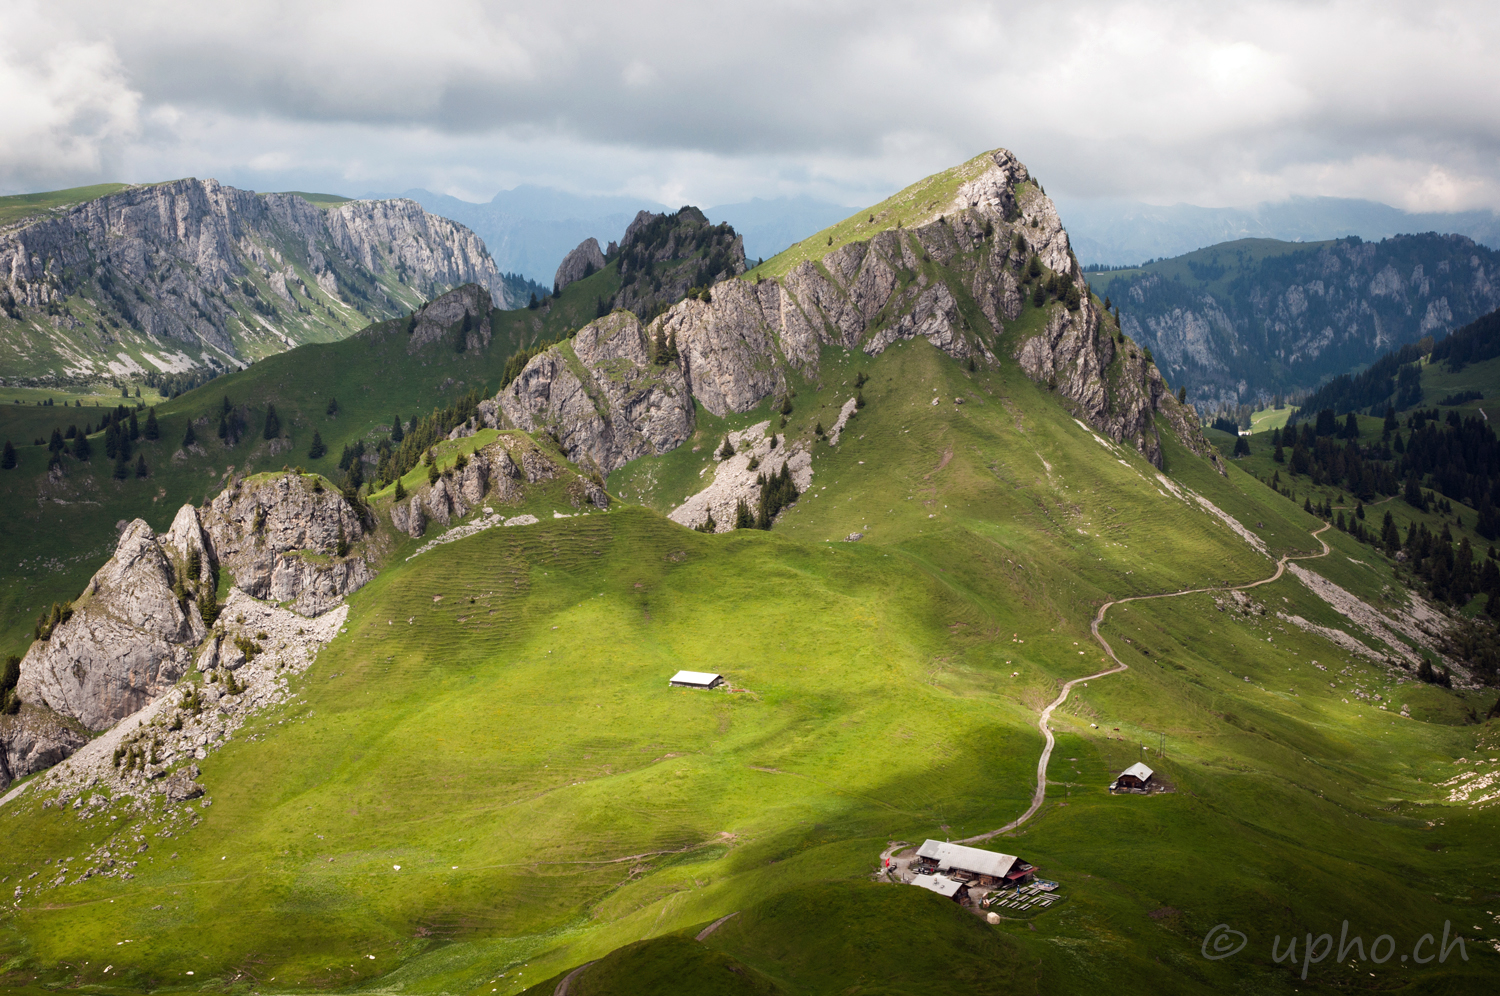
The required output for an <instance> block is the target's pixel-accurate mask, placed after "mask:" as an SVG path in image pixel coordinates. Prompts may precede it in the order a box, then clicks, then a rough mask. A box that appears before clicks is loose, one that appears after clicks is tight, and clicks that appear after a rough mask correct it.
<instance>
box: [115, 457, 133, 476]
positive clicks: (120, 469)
mask: <svg viewBox="0 0 1500 996" xmlns="http://www.w3.org/2000/svg"><path fill="white" fill-rule="evenodd" d="M129 476H130V465H129V464H127V463H126V462H125V460H124V459H123V458H117V459H116V460H115V480H117V481H123V480H125V478H127V477H129Z"/></svg>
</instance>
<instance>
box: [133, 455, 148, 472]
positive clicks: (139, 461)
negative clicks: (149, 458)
mask: <svg viewBox="0 0 1500 996" xmlns="http://www.w3.org/2000/svg"><path fill="white" fill-rule="evenodd" d="M148 473H150V470H149V469H148V468H147V467H146V454H144V453H142V454H141V455H140V456H138V457H136V460H135V476H136V477H145V476H146V475H147V474H148Z"/></svg>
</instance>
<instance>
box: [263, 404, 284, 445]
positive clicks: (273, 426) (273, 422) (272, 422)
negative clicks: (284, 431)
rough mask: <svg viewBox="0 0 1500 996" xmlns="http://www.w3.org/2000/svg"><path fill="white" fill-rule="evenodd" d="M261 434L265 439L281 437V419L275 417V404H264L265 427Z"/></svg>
mask: <svg viewBox="0 0 1500 996" xmlns="http://www.w3.org/2000/svg"><path fill="white" fill-rule="evenodd" d="M261 435H262V436H263V437H264V438H266V439H279V438H281V419H279V418H277V417H276V406H275V405H266V428H265V431H264V432H262V433H261Z"/></svg>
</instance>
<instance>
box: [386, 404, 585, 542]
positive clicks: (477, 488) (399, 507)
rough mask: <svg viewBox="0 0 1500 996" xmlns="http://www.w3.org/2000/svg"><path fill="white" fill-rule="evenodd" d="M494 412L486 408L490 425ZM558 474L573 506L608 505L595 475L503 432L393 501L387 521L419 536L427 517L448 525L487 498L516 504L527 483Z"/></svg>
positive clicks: (397, 527)
mask: <svg viewBox="0 0 1500 996" xmlns="http://www.w3.org/2000/svg"><path fill="white" fill-rule="evenodd" d="M494 418H495V416H494V415H493V414H491V415H490V423H491V425H490V427H491V428H493V427H494ZM457 431H459V430H455V432H457ZM560 477H562V478H567V479H568V483H567V489H566V494H567V495H568V499H569V503H570V504H571V505H572V506H573V507H574V508H581V507H583V506H584V505H590V506H592V507H594V508H608V507H609V496H608V495H607V494H605V492H604V489H603V488H602V487H600V486H599V484H598V482H597V481H595V480H593V479H592V478H589V477H586V476H581V475H578V474H575V473H573V472H572V471H571V470H568V469H567V468H565V467H560V466H558V464H557V463H556V462H555V461H554V460H553V459H551V458H550V457H548V456H547V454H546V453H545V452H543V450H542V448H541V447H540V446H538V445H537V443H536V442H535V441H534V440H532V439H531V438H530V437H527V436H523V435H521V434H520V433H514V432H513V433H502V434H501V436H500V438H499V439H498V440H496V441H495V442H493V443H490V444H489V445H488V446H484V447H481V448H480V449H477V450H475V451H474V452H473V453H471V454H469V455H468V456H467V457H466V458H465V461H464V465H463V466H462V467H450V468H449V469H448V470H446V471H445V472H444V473H442V474H441V475H440V476H439V477H438V479H437V480H436V481H435V482H432V483H431V484H429V485H426V486H423V487H421V488H419V489H417V490H416V492H415V493H414V494H412V495H411V496H410V497H409V498H407V499H405V500H403V501H401V502H397V503H395V504H393V505H392V506H391V508H390V517H391V525H393V526H395V528H396V529H397V530H398V531H400V532H403V533H406V534H407V535H409V536H413V537H417V536H422V535H425V534H426V532H427V528H428V526H429V525H431V524H432V523H434V522H435V523H438V524H439V525H442V526H444V527H447V526H450V525H452V524H453V522H454V521H456V520H458V519H461V518H463V517H464V516H466V515H468V514H469V513H470V512H472V511H474V510H475V509H476V508H479V507H480V506H481V505H483V504H484V503H486V502H495V503H497V504H500V505H514V504H519V503H520V502H521V501H522V500H523V499H524V497H525V487H526V485H529V484H538V483H541V482H544V481H552V480H556V479H558V478H560Z"/></svg>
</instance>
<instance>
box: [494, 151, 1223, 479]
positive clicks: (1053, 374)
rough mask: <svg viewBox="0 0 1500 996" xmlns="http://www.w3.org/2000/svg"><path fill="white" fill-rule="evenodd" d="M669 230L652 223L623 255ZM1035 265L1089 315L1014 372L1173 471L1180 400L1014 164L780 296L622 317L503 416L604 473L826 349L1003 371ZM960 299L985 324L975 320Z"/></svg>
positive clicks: (1195, 444) (746, 296)
mask: <svg viewBox="0 0 1500 996" xmlns="http://www.w3.org/2000/svg"><path fill="white" fill-rule="evenodd" d="M658 223H659V218H658V217H657V216H649V215H645V214H644V213H643V215H642V217H639V218H637V219H636V221H635V222H634V223H633V224H632V226H631V231H630V232H627V233H626V239H625V243H623V244H622V253H624V251H625V249H624V247H625V246H628V245H630V244H632V241H633V240H634V241H640V240H642V239H643V238H644V233H646V232H648V231H651V230H653V229H652V228H651V227H650V226H652V225H654V224H658ZM1032 256H1036V257H1037V258H1038V259H1039V260H1040V262H1041V263H1042V264H1043V265H1045V266H1046V267H1048V268H1049V269H1050V270H1051V271H1052V272H1053V273H1054V274H1055V275H1056V278H1057V279H1058V280H1060V281H1061V282H1062V283H1061V292H1062V294H1063V295H1064V296H1065V295H1066V292H1067V290H1068V289H1070V288H1071V289H1073V290H1076V291H1077V297H1078V303H1077V305H1076V306H1075V307H1074V308H1072V309H1071V310H1070V309H1069V308H1068V307H1066V306H1065V304H1064V303H1062V301H1060V300H1059V301H1058V302H1057V303H1055V304H1050V305H1049V306H1048V307H1049V311H1050V313H1049V317H1048V321H1047V325H1046V328H1045V331H1044V332H1042V333H1041V334H1038V335H1034V336H1031V337H1029V338H1028V339H1027V340H1026V341H1024V342H1015V343H1010V344H1008V348H1009V349H1010V351H1011V355H1012V356H1013V358H1015V359H1016V360H1018V361H1019V362H1020V364H1021V366H1022V368H1023V369H1024V370H1025V371H1026V372H1027V374H1028V375H1030V376H1031V377H1033V378H1035V379H1036V380H1038V381H1043V382H1047V383H1050V384H1052V385H1053V386H1055V388H1056V390H1057V391H1058V392H1059V393H1060V394H1061V395H1063V396H1064V397H1066V398H1068V399H1070V400H1071V401H1073V402H1074V403H1076V404H1077V406H1078V408H1079V410H1080V414H1081V415H1082V416H1083V417H1084V418H1086V419H1087V420H1088V421H1089V422H1090V423H1092V424H1093V425H1094V426H1095V428H1097V429H1099V430H1100V431H1101V432H1104V433H1107V434H1109V435H1110V436H1112V437H1113V438H1114V439H1115V440H1116V441H1117V442H1124V441H1128V442H1129V443H1130V444H1132V445H1134V446H1135V447H1136V448H1137V449H1138V450H1139V451H1140V452H1141V453H1143V454H1145V455H1146V457H1147V458H1148V459H1150V460H1151V461H1152V462H1153V463H1155V464H1156V465H1157V466H1160V465H1161V459H1162V456H1161V441H1160V439H1159V437H1158V435H1157V431H1156V425H1155V422H1154V419H1153V415H1154V413H1155V412H1156V411H1158V410H1163V409H1164V408H1165V407H1171V406H1172V405H1175V399H1173V401H1172V402H1171V404H1169V402H1168V401H1167V400H1166V399H1167V392H1166V390H1165V385H1164V384H1163V383H1162V380H1161V376H1160V374H1159V373H1157V372H1156V370H1155V368H1154V367H1152V366H1151V365H1150V364H1149V363H1146V362H1144V360H1142V359H1141V358H1140V356H1139V355H1137V356H1136V357H1134V358H1131V357H1128V356H1120V355H1117V352H1116V343H1115V340H1114V338H1113V336H1112V333H1111V332H1107V331H1105V330H1104V316H1103V315H1102V313H1101V312H1100V310H1099V309H1098V308H1097V307H1096V306H1095V305H1094V303H1093V302H1092V300H1091V299H1090V298H1089V296H1088V286H1087V284H1086V283H1085V281H1084V279H1083V273H1082V270H1081V269H1080V267H1079V266H1078V264H1077V262H1076V260H1074V258H1073V254H1072V250H1071V248H1070V246H1069V243H1068V234H1067V232H1066V231H1065V230H1064V229H1063V227H1062V222H1061V220H1060V219H1059V218H1058V216H1057V210H1056V208H1055V207H1054V206H1053V204H1052V201H1051V199H1050V198H1048V197H1047V196H1046V195H1045V194H1044V193H1042V192H1041V190H1040V188H1039V187H1038V186H1037V185H1036V184H1035V183H1033V182H1032V181H1031V177H1030V175H1029V174H1028V173H1027V171H1026V167H1025V166H1023V165H1021V163H1020V162H1018V161H1017V160H1016V158H1015V157H1014V156H1013V155H1012V154H1010V153H1009V152H1006V151H1004V150H1000V151H997V152H995V153H992V154H991V155H990V156H989V158H988V161H987V162H983V163H981V166H980V167H979V168H978V169H977V170H975V171H974V173H973V175H972V176H971V177H970V178H969V179H968V180H967V181H966V182H964V183H963V184H962V185H960V187H959V188H958V192H957V194H956V196H955V197H954V199H953V200H952V201H951V202H948V203H945V204H941V205H937V206H935V207H934V209H933V210H932V211H931V213H930V215H929V217H928V218H927V219H925V220H923V221H921V223H914V224H912V225H911V226H909V227H906V228H896V229H887V230H883V231H880V232H878V233H876V234H874V235H873V236H872V237H871V238H870V239H869V240H868V241H863V242H851V243H849V244H847V245H844V246H840V247H838V248H836V249H834V250H832V251H830V252H829V253H828V254H827V255H825V256H824V257H823V258H822V260H821V261H820V263H819V264H814V263H812V262H810V261H804V262H802V263H799V264H798V265H797V266H796V267H794V268H793V269H791V270H790V271H789V272H787V273H786V274H785V275H784V276H783V277H781V278H780V279H769V280H762V281H759V282H757V283H754V284H751V283H748V282H745V281H739V280H725V281H723V282H721V283H718V284H715V285H714V286H713V288H712V290H711V293H710V295H709V300H708V301H706V302H705V301H702V300H695V299H684V300H681V301H679V302H677V303H676V304H674V305H673V306H672V307H671V308H669V309H668V310H667V311H666V312H665V313H664V314H663V315H661V317H659V318H657V319H656V320H655V321H653V322H652V323H651V325H650V326H649V327H648V328H646V329H642V330H640V331H639V332H638V333H637V332H636V331H635V329H634V326H632V325H631V324H630V321H629V319H627V318H625V317H623V316H622V315H621V314H620V313H616V314H615V315H611V316H610V317H609V318H607V319H601V320H600V321H599V322H595V323H593V324H592V325H590V326H588V327H586V328H585V329H584V330H583V331H581V332H579V334H578V336H577V338H576V339H575V340H574V342H573V343H572V344H571V354H572V355H570V350H569V347H568V346H560V347H555V348H553V349H551V350H548V351H547V352H544V353H542V354H540V355H538V356H537V357H535V358H534V359H533V360H532V361H531V362H530V363H529V364H528V365H527V367H526V369H525V370H524V371H523V372H522V373H521V375H520V377H518V378H517V379H516V381H515V382H514V383H513V384H512V385H511V386H510V387H508V388H506V389H505V391H503V392H502V393H501V394H500V395H499V397H497V398H496V401H497V402H498V403H499V405H500V408H501V411H502V412H503V414H504V416H505V418H506V419H508V420H509V421H510V422H511V423H512V424H514V425H516V426H518V427H520V428H523V429H527V430H530V431H537V430H546V431H550V432H552V434H553V435H554V436H556V437H557V438H558V439H559V440H560V441H561V443H562V445H563V448H564V450H565V452H566V453H567V454H568V456H569V458H570V459H572V460H575V461H581V462H585V463H592V464H593V465H595V466H597V467H598V468H599V469H600V470H601V471H602V472H604V473H608V472H609V471H611V470H613V469H615V468H616V467H618V466H620V465H621V464H623V463H625V462H626V461H628V460H631V459H634V458H635V457H637V456H641V455H643V454H645V453H661V452H664V451H666V450H669V449H671V448H673V447H674V446H676V445H678V444H679V443H680V442H681V440H682V439H685V438H686V437H687V435H688V434H690V433H691V431H692V427H693V423H692V405H691V400H692V399H696V400H697V401H698V402H699V403H701V404H702V405H703V407H704V408H706V409H707V410H708V411H710V412H712V413H714V414H715V415H720V416H722V415H726V414H729V413H730V412H743V411H747V410H749V409H750V408H753V407H754V406H755V405H757V404H759V403H760V402H761V401H762V400H763V399H764V398H766V397H767V396H768V395H775V394H779V393H781V392H784V391H785V390H786V370H787V368H788V367H791V368H795V369H796V370H797V371H798V372H799V373H801V374H802V375H803V376H806V377H816V376H817V372H818V356H819V351H820V350H821V349H822V347H823V346H825V345H836V346H842V347H845V348H848V349H862V350H864V351H865V352H866V353H867V354H869V355H872V356H874V355H878V354H879V353H881V352H883V351H884V350H885V349H886V348H888V347H889V346H890V345H891V344H893V343H895V342H898V341H901V340H907V339H916V338H923V339H926V340H927V341H928V342H929V343H931V344H932V345H933V346H934V347H936V348H938V349H941V350H943V351H944V352H945V353H947V354H948V355H950V356H952V357H953V358H955V359H958V360H970V359H972V360H974V361H976V362H983V363H986V364H993V363H996V362H999V357H998V356H997V355H996V352H995V349H996V347H998V346H999V344H1000V342H1001V338H1002V336H1003V334H1004V333H1005V331H1006V326H1007V324H1008V323H1011V322H1014V321H1015V320H1016V319H1017V318H1018V317H1019V316H1020V315H1021V313H1022V310H1023V308H1024V307H1026V304H1025V301H1024V298H1023V296H1022V292H1021V286H1022V271H1023V267H1024V266H1025V265H1026V263H1027V261H1028V260H1029V259H1030V258H1031V257H1032ZM932 264H937V266H940V267H943V268H944V269H943V270H935V269H934V268H933V266H932ZM622 272H624V271H623V269H622ZM1028 289H1029V288H1028ZM964 296H967V297H971V298H972V299H973V300H974V302H975V303H976V304H978V306H979V309H980V311H981V312H982V317H977V316H975V317H970V315H971V314H972V313H971V312H970V313H966V312H965V310H964V307H963V306H961V304H960V300H961V298H962V297H964ZM627 332H629V333H631V334H628V335H627V334H626V333H627ZM658 338H660V339H661V340H663V341H670V342H675V343H676V345H677V348H678V352H679V353H680V359H679V360H677V361H675V362H673V363H671V364H669V365H668V366H667V367H666V368H665V370H664V371H663V372H662V373H661V374H659V375H657V376H655V377H653V376H652V375H651V374H652V371H651V369H650V367H649V359H648V357H649V353H650V351H649V350H648V349H647V348H646V346H647V344H649V343H650V342H652V341H653V340H656V339H658ZM658 369H660V368H658ZM679 373H680V376H681V379H682V381H683V382H685V384H686V386H687V390H686V391H685V392H684V391H682V390H681V389H680V388H679V387H678V374H679ZM1174 425H1179V427H1180V428H1181V429H1182V430H1183V431H1185V432H1187V433H1188V434H1189V437H1191V438H1188V439H1187V440H1186V441H1187V442H1188V445H1189V446H1190V447H1192V448H1194V449H1198V450H1200V451H1201V452H1208V450H1209V448H1208V446H1207V444H1206V443H1204V442H1203V441H1202V439H1201V434H1200V433H1199V432H1198V430H1197V427H1196V420H1195V419H1192V418H1189V417H1188V416H1186V415H1180V417H1178V418H1177V421H1176V422H1174Z"/></svg>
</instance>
